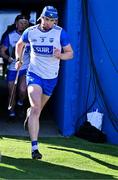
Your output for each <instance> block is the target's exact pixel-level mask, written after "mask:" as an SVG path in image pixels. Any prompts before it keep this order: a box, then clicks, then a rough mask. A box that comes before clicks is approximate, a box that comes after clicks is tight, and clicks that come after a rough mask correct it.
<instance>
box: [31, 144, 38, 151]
mask: <svg viewBox="0 0 118 180" xmlns="http://www.w3.org/2000/svg"><path fill="white" fill-rule="evenodd" d="M36 149H38V141H32V152H33V151H35V150H36Z"/></svg>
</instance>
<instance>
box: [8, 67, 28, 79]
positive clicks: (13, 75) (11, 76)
mask: <svg viewBox="0 0 118 180" xmlns="http://www.w3.org/2000/svg"><path fill="white" fill-rule="evenodd" d="M26 72H27V70H26V69H24V70H20V72H19V77H21V76H23V75H26ZM16 73H17V71H11V70H8V71H7V81H15V78H16Z"/></svg>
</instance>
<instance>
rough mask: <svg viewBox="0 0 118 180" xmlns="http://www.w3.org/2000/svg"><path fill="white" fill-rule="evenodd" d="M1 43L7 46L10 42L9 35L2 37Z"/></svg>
mask: <svg viewBox="0 0 118 180" xmlns="http://www.w3.org/2000/svg"><path fill="white" fill-rule="evenodd" d="M2 44H3V45H4V46H5V47H7V48H9V45H10V43H9V36H8V35H7V36H5V38H4V39H3V42H2Z"/></svg>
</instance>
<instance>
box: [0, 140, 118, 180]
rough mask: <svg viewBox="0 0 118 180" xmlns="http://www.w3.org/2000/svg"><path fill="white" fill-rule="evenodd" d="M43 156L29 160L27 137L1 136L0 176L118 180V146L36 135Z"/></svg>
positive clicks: (6, 177) (1, 177)
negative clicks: (38, 136) (39, 158)
mask: <svg viewBox="0 0 118 180" xmlns="http://www.w3.org/2000/svg"><path fill="white" fill-rule="evenodd" d="M39 141H40V144H39V146H40V151H41V153H42V154H43V159H42V160H40V161H38V160H32V159H31V156H30V148H31V144H30V141H29V139H28V138H20V137H1V138H0V151H1V155H2V157H1V163H0V179H118V157H117V155H118V146H115V145H108V144H95V143H90V142H87V141H84V140H82V139H79V138H76V137H71V138H62V137H58V138H54V137H52V138H39Z"/></svg>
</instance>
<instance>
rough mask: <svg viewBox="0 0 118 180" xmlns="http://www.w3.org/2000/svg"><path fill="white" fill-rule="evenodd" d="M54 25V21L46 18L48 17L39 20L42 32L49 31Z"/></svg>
mask: <svg viewBox="0 0 118 180" xmlns="http://www.w3.org/2000/svg"><path fill="white" fill-rule="evenodd" d="M54 24H55V19H53V18H48V17H42V18H41V28H42V29H44V30H49V29H51V28H52V27H53V25H54Z"/></svg>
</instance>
